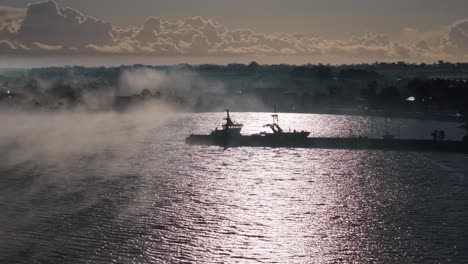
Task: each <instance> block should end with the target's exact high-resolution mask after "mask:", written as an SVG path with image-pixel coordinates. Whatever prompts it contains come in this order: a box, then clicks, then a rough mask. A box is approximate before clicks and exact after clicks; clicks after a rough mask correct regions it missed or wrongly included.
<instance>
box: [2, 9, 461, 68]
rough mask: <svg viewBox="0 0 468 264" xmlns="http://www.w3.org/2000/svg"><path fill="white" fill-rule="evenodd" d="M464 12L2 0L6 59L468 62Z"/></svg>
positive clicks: (3, 39) (3, 43)
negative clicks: (149, 58) (87, 58)
mask: <svg viewBox="0 0 468 264" xmlns="http://www.w3.org/2000/svg"><path fill="white" fill-rule="evenodd" d="M31 7H32V8H31ZM466 10H468V1H466V0H445V1H439V0H392V1H387V0H290V1H283V0H250V1H247V0H236V1H230V0H192V1H187V0H185V1H183V0H134V1H128V0H98V1H96V0H55V2H46V3H39V4H38V3H37V2H36V1H30V0H0V28H3V29H0V30H1V31H0V57H2V56H3V57H5V56H8V58H19V57H25V56H48V57H51V56H52V57H60V58H65V60H66V58H67V57H77V56H78V57H85V56H91V57H96V56H98V57H100V56H102V57H107V58H109V57H113V58H115V60H116V61H118V58H117V57H118V56H125V57H126V58H132V60H135V61H138V60H139V57H140V58H141V57H144V58H145V59H147V58H148V57H151V58H156V59H158V58H159V59H162V58H164V59H162V60H164V61H171V59H169V58H173V59H174V61H177V62H179V61H184V58H186V62H188V63H190V62H195V61H200V62H210V61H214V62H216V63H220V62H221V63H222V62H225V63H229V62H235V61H248V60H249V59H256V60H259V61H260V62H262V61H264V62H267V63H306V62H311V63H317V62H323V63H331V64H336V63H357V62H373V61H400V60H404V61H409V62H433V61H437V60H449V61H467V60H468V22H467V21H468V13H467V12H466ZM29 11H31V12H29ZM151 17H153V18H151ZM4 63H5V62H4ZM1 66H2V62H1V61H0V67H1Z"/></svg>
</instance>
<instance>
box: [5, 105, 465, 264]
mask: <svg viewBox="0 0 468 264" xmlns="http://www.w3.org/2000/svg"><path fill="white" fill-rule="evenodd" d="M222 117H223V114H222V113H211V114H184V115H178V116H176V117H175V118H172V119H171V120H170V121H168V122H167V123H166V124H165V125H163V126H161V127H158V128H155V129H154V130H152V131H151V132H150V133H149V134H148V135H147V136H146V137H145V138H144V139H142V140H140V141H137V142H132V146H133V147H132V148H131V149H128V148H119V147H116V148H115V149H110V150H109V149H105V150H103V151H102V152H98V153H95V154H94V155H89V154H86V155H75V156H73V157H72V158H69V157H68V158H66V159H65V160H56V161H54V160H53V161H50V160H49V161H24V162H21V163H18V164H10V165H8V166H6V165H3V166H2V167H0V211H1V214H0V262H2V263H12V262H20V263H34V262H37V263H53V262H59V263H75V262H77V263H81V262H105V263H109V262H117V263H132V262H135V263H149V262H153V263H179V262H188V263H336V262H344V263H350V262H356V263H376V262H380V263H418V262H419V263H451V262H453V263H467V262H468V242H467V241H468V222H467V221H466V219H468V211H467V205H466V202H467V201H468V190H467V182H466V179H465V176H466V175H468V166H467V165H466V164H468V163H467V161H468V157H467V156H466V155H461V154H435V153H418V152H384V151H350V150H322V149H272V148H233V149H227V150H223V149H222V148H218V147H201V146H187V145H185V144H184V141H183V140H184V138H185V137H186V136H187V135H188V134H190V133H191V132H197V133H204V132H209V131H210V130H211V129H212V128H213V125H214V124H216V123H217V122H218V120H219V119H220V118H222ZM233 118H234V119H235V120H238V121H241V120H242V121H243V123H244V125H245V127H244V132H245V133H253V132H258V131H259V130H262V129H263V128H262V127H261V125H262V124H264V123H267V122H269V121H270V118H269V116H268V115H267V114H254V113H243V114H239V113H234V114H233ZM383 122H384V121H383V120H382V119H376V121H375V123H376V124H375V127H376V129H375V135H376V136H378V134H379V133H380V134H382V133H384V131H383V128H382V124H383ZM280 123H281V124H283V127H284V128H285V129H288V126H289V125H290V126H291V128H295V129H298V130H302V129H307V130H310V131H312V134H313V135H317V136H324V135H328V136H348V135H349V133H350V129H351V130H352V131H351V133H352V134H353V135H356V136H357V135H367V134H368V133H369V131H370V129H369V127H370V119H369V118H363V117H348V116H326V115H298V114H281V115H280ZM390 124H391V125H390V128H389V130H391V132H393V133H394V134H397V133H396V132H398V130H399V132H400V136H401V137H402V138H415V137H416V138H429V137H430V132H431V131H432V129H445V130H446V134H447V136H448V137H449V138H452V139H458V138H459V137H461V135H462V131H458V130H457V129H456V128H454V127H455V126H454V124H450V123H436V122H428V121H415V120H390ZM398 127H400V129H398Z"/></svg>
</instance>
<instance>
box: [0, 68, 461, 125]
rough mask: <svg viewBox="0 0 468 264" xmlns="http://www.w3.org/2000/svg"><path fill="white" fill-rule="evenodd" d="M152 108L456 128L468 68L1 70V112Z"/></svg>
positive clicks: (459, 116) (459, 118)
mask: <svg viewBox="0 0 468 264" xmlns="http://www.w3.org/2000/svg"><path fill="white" fill-rule="evenodd" d="M139 71H144V74H140V75H138V74H137V75H135V76H134V77H133V81H135V82H140V81H142V80H143V83H140V84H138V85H133V84H132V83H131V82H122V76H123V75H126V74H133V73H138V72H139ZM152 74H157V75H158V76H157V78H153V77H151V75H152ZM161 76H162V77H161ZM167 76H170V78H167ZM146 78H147V79H148V80H144V79H146ZM161 78H163V79H164V80H161ZM152 100H154V101H157V100H161V101H164V102H168V103H171V104H173V105H175V106H179V107H181V108H183V109H186V110H190V111H217V110H221V109H223V108H224V107H227V106H228V107H231V108H232V109H233V110H235V111H270V110H271V106H272V105H273V104H276V105H277V106H278V108H279V109H281V110H282V111H284V112H319V113H334V114H340V113H346V114H360V115H366V114H373V115H385V116H399V117H414V118H430V119H439V120H462V119H463V116H466V113H467V105H468V104H467V102H468V63H448V62H443V61H439V62H437V63H434V64H407V63H405V62H397V63H378V62H376V63H374V64H358V65H334V66H333V65H322V64H318V65H312V64H307V65H301V66H296V65H286V64H279V65H259V64H258V63H256V62H252V63H250V64H247V65H244V64H228V65H188V64H182V65H174V66H149V65H132V66H120V67H98V68H87V67H80V66H68V67H53V68H35V69H3V70H0V105H1V106H3V107H12V108H14V107H22V108H28V109H36V108H39V109H44V108H45V109H73V108H75V107H85V108H86V107H87V108H90V109H98V110H101V109H126V108H127V107H129V106H132V105H136V104H139V103H141V102H145V101H152Z"/></svg>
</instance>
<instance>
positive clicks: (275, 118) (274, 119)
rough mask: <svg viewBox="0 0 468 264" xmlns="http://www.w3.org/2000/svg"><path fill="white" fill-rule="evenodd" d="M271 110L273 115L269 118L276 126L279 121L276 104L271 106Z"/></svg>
mask: <svg viewBox="0 0 468 264" xmlns="http://www.w3.org/2000/svg"><path fill="white" fill-rule="evenodd" d="M273 108H274V111H275V113H274V114H273V115H271V117H273V124H275V123H276V124H277V123H279V120H278V113H277V112H276V104H274V105H273Z"/></svg>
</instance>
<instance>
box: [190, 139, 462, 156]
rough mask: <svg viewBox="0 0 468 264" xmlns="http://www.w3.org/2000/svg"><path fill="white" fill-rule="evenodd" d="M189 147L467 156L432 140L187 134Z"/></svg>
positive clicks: (458, 145)
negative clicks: (446, 153) (402, 152)
mask: <svg viewBox="0 0 468 264" xmlns="http://www.w3.org/2000/svg"><path fill="white" fill-rule="evenodd" d="M186 143H187V144H190V145H208V146H221V147H225V148H226V147H284V148H322V149H365V150H405V151H434V152H459V153H468V142H465V141H432V140H414V139H367V138H313V137H297V136H290V137H288V136H285V137H282V135H278V136H261V135H250V136H243V135H240V136H212V135H190V136H189V137H188V138H187V139H186Z"/></svg>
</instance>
